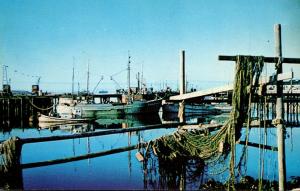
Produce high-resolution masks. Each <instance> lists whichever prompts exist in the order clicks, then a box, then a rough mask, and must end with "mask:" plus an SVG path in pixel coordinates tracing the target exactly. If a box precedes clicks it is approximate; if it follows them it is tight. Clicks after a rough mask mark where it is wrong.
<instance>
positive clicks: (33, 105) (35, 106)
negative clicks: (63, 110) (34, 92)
mask: <svg viewBox="0 0 300 191" xmlns="http://www.w3.org/2000/svg"><path fill="white" fill-rule="evenodd" d="M28 100H29V103H30V105H31V106H32V107H34V108H36V109H38V110H41V111H47V110H50V109H52V108H53V107H54V105H52V106H50V107H48V108H41V107H38V106H37V105H35V104H34V103H32V102H31V101H30V99H28Z"/></svg>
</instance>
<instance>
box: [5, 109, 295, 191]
mask: <svg viewBox="0 0 300 191" xmlns="http://www.w3.org/2000/svg"><path fill="white" fill-rule="evenodd" d="M198 117H201V116H195V117H194V118H191V119H190V121H193V120H195V119H196V118H198ZM163 121H164V120H163V119H162V118H161V116H156V115H155V116H150V117H127V118H124V119H98V120H97V122H98V123H97V124H76V125H60V126H52V127H50V128H49V127H45V126H43V127H41V126H39V125H28V126H22V127H21V126H19V127H13V128H11V129H5V130H3V129H1V135H0V140H6V139H8V138H10V137H13V136H18V137H20V138H28V137H47V136H55V135H69V134H74V133H81V132H89V131H103V130H107V129H120V128H130V127H137V126H143V125H153V124H162V123H163ZM176 129H177V126H174V127H171V128H158V129H151V130H146V131H138V132H129V133H120V134H112V135H104V136H97V137H88V138H78V139H70V140H63V141H51V142H42V143H32V144H25V145H24V146H23V149H22V155H21V163H22V164H26V163H34V162H39V161H47V160H54V159H60V158H67V157H73V156H79V155H84V154H88V153H95V152H101V151H107V150H112V149H117V148H122V147H127V146H132V145H136V144H138V143H141V142H148V141H150V140H154V139H156V138H159V137H161V136H164V135H169V134H172V133H173V132H174V131H175V130H176ZM242 131H243V133H242V134H243V136H242V137H241V140H244V139H245V134H246V131H247V130H246V128H243V130H242ZM299 136H300V126H294V127H288V128H287V131H286V139H285V142H286V164H287V168H286V169H287V170H286V171H287V180H288V181H290V180H292V179H293V177H299V176H300V170H299V168H298V167H299V166H300V158H299V156H298V155H299V150H300V143H299V141H297V138H298V137H299ZM249 142H253V143H265V145H268V146H273V147H276V145H277V143H276V128H266V129H264V128H252V129H250V130H249ZM140 149H142V148H139V149H134V150H129V151H124V152H118V153H115V154H110V155H105V156H101V157H96V158H89V159H84V160H79V161H75V162H68V163H61V164H55V165H48V166H42V167H35V168H28V169H27V168H26V169H22V170H21V176H20V177H19V178H17V177H16V179H14V180H13V182H9V183H7V182H3V181H2V182H1V185H0V187H1V188H5V187H6V186H7V184H10V186H12V184H13V185H15V186H16V185H17V186H16V187H17V188H21V189H25V190H27V189H37V190H40V189H71V190H76V189H79V190H82V189H179V188H182V186H183V188H185V189H199V188H205V185H207V184H208V183H209V182H211V181H212V180H213V181H214V182H220V183H223V184H224V183H226V181H227V180H228V177H229V157H228V156H221V157H220V159H218V160H217V161H213V162H207V161H206V162H203V161H197V160H189V162H184V161H183V160H179V161H180V162H176V163H167V164H166V163H162V162H161V161H159V160H158V159H157V157H156V156H155V155H151V156H150V157H149V158H148V159H147V161H143V162H139V160H137V158H136V153H137V152H138V151H139V150H140ZM180 169H184V170H180ZM262 169H264V170H263V171H262ZM262 172H263V173H262ZM236 176H237V179H238V180H240V179H242V178H243V177H246V176H248V177H252V178H253V179H254V180H256V179H259V178H262V179H264V180H267V181H269V182H272V181H277V180H278V173H277V152H276V150H269V149H263V146H261V147H260V148H257V147H251V146H247V147H245V146H244V145H242V144H237V146H236ZM182 180H183V181H182Z"/></svg>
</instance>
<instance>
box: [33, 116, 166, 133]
mask: <svg viewBox="0 0 300 191" xmlns="http://www.w3.org/2000/svg"><path fill="white" fill-rule="evenodd" d="M161 123H162V122H161V119H160V117H159V115H158V114H153V115H147V116H144V115H125V116H123V117H119V116H113V115H109V116H102V117H101V118H98V119H97V120H96V121H95V122H92V123H69V124H68V123H59V122H58V123H41V122H40V123H39V124H38V126H39V128H40V129H49V130H51V131H55V130H61V131H69V132H72V133H84V132H91V131H96V130H105V129H118V128H129V127H138V126H145V125H154V124H161Z"/></svg>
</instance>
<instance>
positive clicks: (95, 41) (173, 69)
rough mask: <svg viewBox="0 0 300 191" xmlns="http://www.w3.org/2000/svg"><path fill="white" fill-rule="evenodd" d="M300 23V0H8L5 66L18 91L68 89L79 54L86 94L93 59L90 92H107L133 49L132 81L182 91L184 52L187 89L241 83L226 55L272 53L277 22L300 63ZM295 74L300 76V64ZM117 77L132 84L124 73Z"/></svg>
mask: <svg viewBox="0 0 300 191" xmlns="http://www.w3.org/2000/svg"><path fill="white" fill-rule="evenodd" d="M299 18H300V1H299V0H290V1H287V0H243V1H233V0H224V1H221V0H211V1H208V0H207V1H204V0H195V1H192V0H184V1H183V0H182V1H181V0H163V1H161V0H0V64H5V65H7V66H8V72H9V78H11V85H12V88H13V89H23V90H30V88H31V84H33V83H34V82H35V81H36V77H32V76H42V78H41V83H40V86H41V88H42V89H43V90H44V91H60V92H61V91H64V92H70V91H71V79H72V78H71V77H72V65H73V57H75V71H76V72H75V74H76V76H75V81H76V82H79V83H80V89H81V90H82V89H85V88H86V76H87V74H86V70H87V62H88V60H90V70H91V82H90V84H91V87H90V89H93V87H94V86H95V85H96V83H97V82H98V80H99V79H100V77H101V75H103V76H104V80H103V81H102V82H101V83H100V87H99V89H107V90H114V89H115V87H116V85H115V84H114V83H113V82H112V81H111V80H110V75H112V74H114V73H116V72H118V71H121V70H123V69H125V68H126V64H127V60H128V58H127V57H128V50H130V54H131V56H132V72H131V75H132V81H131V83H132V84H133V85H135V84H136V81H135V80H134V77H135V75H136V73H137V72H138V71H140V72H141V69H142V68H143V73H144V78H145V81H146V83H147V85H148V86H149V87H150V86H153V87H154V88H156V89H157V88H161V87H162V86H163V85H162V84H164V83H167V84H168V85H170V86H171V87H172V88H173V89H176V88H177V82H178V76H179V74H178V73H179V52H180V50H182V49H184V50H186V72H187V79H188V81H189V84H191V85H193V87H196V88H197V89H203V88H206V87H208V86H215V85H221V84H225V83H228V82H230V81H232V79H233V73H234V64H233V63H231V62H221V61H218V60H217V58H218V55H220V54H223V55H224V54H225V55H237V54H251V55H265V56H274V32H273V27H274V24H276V23H281V25H282V41H283V56H284V57H300V19H299ZM291 68H293V70H294V72H295V74H296V77H297V78H300V66H296V65H286V66H285V67H284V70H285V71H290V70H291ZM266 72H267V73H273V72H274V67H273V66H272V65H271V64H268V66H267V68H266ZM115 79H116V81H118V83H119V84H120V85H121V86H122V87H124V88H126V72H123V73H121V74H119V75H117V76H115ZM1 80H2V73H1ZM76 89H77V85H76ZM99 89H98V90H99Z"/></svg>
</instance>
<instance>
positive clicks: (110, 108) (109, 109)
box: [76, 100, 161, 118]
mask: <svg viewBox="0 0 300 191" xmlns="http://www.w3.org/2000/svg"><path fill="white" fill-rule="evenodd" d="M78 107H80V108H78ZM160 107H161V100H153V101H134V102H133V103H131V104H117V105H113V104H87V105H82V106H80V105H78V106H76V108H77V110H80V111H81V117H82V118H100V117H102V116H109V115H114V116H124V115H138V114H145V113H153V114H154V113H155V114H157V113H158V111H159V109H160Z"/></svg>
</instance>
